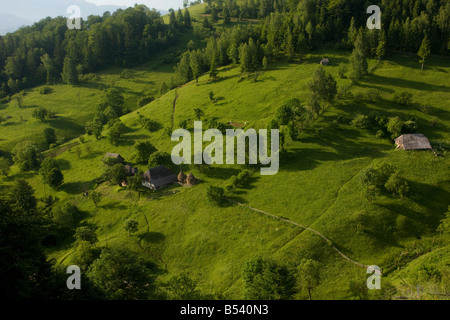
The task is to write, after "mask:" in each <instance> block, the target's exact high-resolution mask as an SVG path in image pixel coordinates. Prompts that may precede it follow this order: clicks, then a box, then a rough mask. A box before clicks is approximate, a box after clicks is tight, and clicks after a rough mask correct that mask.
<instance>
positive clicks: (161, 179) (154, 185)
mask: <svg viewBox="0 0 450 320" xmlns="http://www.w3.org/2000/svg"><path fill="white" fill-rule="evenodd" d="M143 179H144V180H143V181H142V185H143V186H144V187H146V188H149V189H152V190H158V189H162V188H165V187H167V186H170V185H171V184H172V183H174V182H177V181H178V178H177V176H176V175H175V174H174V173H173V172H172V171H171V170H170V169H168V168H166V167H164V166H159V167H155V168H150V169H148V170H147V171H146V172H145V173H144V177H143Z"/></svg>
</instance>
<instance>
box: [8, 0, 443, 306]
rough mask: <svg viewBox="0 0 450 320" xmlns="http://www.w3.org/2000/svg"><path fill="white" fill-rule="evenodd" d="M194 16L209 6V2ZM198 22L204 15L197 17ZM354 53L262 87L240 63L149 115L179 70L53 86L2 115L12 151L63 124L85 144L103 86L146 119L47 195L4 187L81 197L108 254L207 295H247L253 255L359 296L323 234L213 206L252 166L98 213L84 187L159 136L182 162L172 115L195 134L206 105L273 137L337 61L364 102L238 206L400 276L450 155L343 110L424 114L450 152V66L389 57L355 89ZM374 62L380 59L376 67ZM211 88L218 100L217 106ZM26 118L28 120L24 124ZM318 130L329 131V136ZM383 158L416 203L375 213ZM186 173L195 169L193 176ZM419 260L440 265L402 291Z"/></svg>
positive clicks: (323, 287)
mask: <svg viewBox="0 0 450 320" xmlns="http://www.w3.org/2000/svg"><path fill="white" fill-rule="evenodd" d="M195 8H196V9H198V10H200V9H201V6H196V7H195ZM201 10H202V9H201ZM199 12H200V11H199ZM191 14H193V15H194V16H195V15H196V14H199V13H196V12H194V10H193V11H191ZM348 56H349V53H348V52H346V51H338V50H334V49H323V50H321V51H317V52H314V53H313V54H310V55H308V56H307V57H306V58H305V59H303V60H301V61H296V62H294V63H287V62H277V63H274V64H271V65H270V66H269V68H268V70H267V71H264V72H262V73H261V74H260V76H259V78H258V80H257V82H254V81H253V80H252V79H250V78H247V77H244V79H240V72H239V69H238V68H236V67H226V68H222V69H220V73H219V79H218V80H217V81H215V82H210V81H208V76H206V75H205V76H203V77H201V78H200V79H199V84H198V85H197V84H196V83H195V82H192V83H189V84H187V85H185V86H183V87H180V88H178V89H175V90H172V91H170V92H168V93H167V94H165V95H163V96H161V97H159V98H157V99H156V100H155V101H154V102H152V103H150V104H149V105H147V106H145V107H143V108H140V109H138V110H136V101H137V99H138V98H139V97H140V96H142V95H143V94H147V93H148V94H152V95H153V94H155V95H156V93H155V90H156V89H155V88H157V87H158V85H159V84H160V83H161V82H162V81H166V80H167V79H169V78H170V76H171V72H172V70H173V69H172V68H173V66H172V65H159V66H155V67H152V66H150V65H144V66H142V67H139V68H135V69H132V70H130V72H129V74H130V76H129V79H122V78H120V74H121V72H122V70H121V69H110V70H107V71H105V72H102V73H100V74H99V75H98V78H97V79H93V80H91V81H89V82H88V83H87V84H86V85H82V86H74V87H71V86H64V85H56V86H52V88H53V92H52V93H51V94H50V95H48V96H42V95H40V94H39V88H37V89H34V90H30V91H29V92H27V94H26V96H25V98H24V105H25V107H24V108H22V109H20V110H19V109H18V107H17V104H16V102H14V101H12V102H10V103H9V104H7V105H6V106H3V107H2V108H1V109H0V116H6V115H8V114H13V115H14V117H13V118H12V119H11V120H9V121H8V122H6V123H3V124H1V125H0V133H1V134H2V137H3V140H1V141H0V147H1V148H2V149H10V148H12V147H13V146H14V145H15V144H16V143H17V142H18V141H21V140H24V139H29V138H32V137H33V136H36V135H37V134H38V132H40V131H42V129H43V128H45V127H46V126H51V127H54V128H56V129H57V134H58V136H64V137H67V138H73V137H77V136H79V135H80V134H82V133H83V124H84V123H85V122H86V121H89V119H91V118H92V115H93V112H94V111H95V107H96V103H97V102H98V99H99V93H100V89H102V88H105V87H108V86H115V87H119V88H121V89H122V90H123V92H124V93H125V97H126V106H127V107H129V108H130V109H131V110H134V111H133V112H131V113H130V114H127V115H126V116H124V117H122V119H121V120H122V121H123V123H124V124H125V125H126V126H127V127H128V128H129V132H128V133H127V134H125V135H124V136H123V138H122V140H121V142H120V144H119V145H118V146H112V145H111V144H110V143H109V142H108V141H107V139H106V138H103V139H101V140H99V141H97V140H95V138H93V137H86V140H85V142H84V143H83V144H80V145H78V146H76V147H74V148H72V149H71V150H70V151H66V152H63V153H61V154H60V155H58V156H57V158H56V159H57V162H58V164H59V166H60V167H61V169H62V170H63V174H64V181H65V182H64V184H63V186H62V187H61V189H60V190H59V191H50V189H49V187H46V188H43V184H42V181H41V178H40V177H39V176H37V175H33V174H32V173H21V172H19V170H18V168H15V167H13V172H12V174H11V177H10V178H3V181H2V182H3V184H5V185H8V184H11V183H12V182H13V181H14V179H16V178H25V179H27V180H28V181H29V182H30V184H31V185H32V186H33V187H34V189H35V190H36V196H37V197H42V196H44V195H46V194H47V195H48V194H50V193H52V194H54V195H56V196H57V197H59V198H61V199H64V198H67V199H70V201H73V202H74V203H75V204H76V205H77V207H78V208H79V210H80V212H81V217H80V220H81V221H80V224H86V225H90V226H93V227H94V228H95V230H96V232H97V235H98V237H99V240H100V245H114V244H117V245H120V246H123V247H125V248H128V249H129V250H132V251H134V252H136V253H138V254H140V255H142V256H143V257H145V258H148V259H150V260H152V261H154V262H155V263H156V264H157V265H158V266H159V267H160V268H161V273H160V276H159V279H160V280H161V281H164V280H165V279H167V278H169V277H170V276H172V275H174V274H178V273H180V272H182V271H189V272H190V273H191V274H193V275H194V276H195V277H197V278H198V279H200V288H201V289H202V290H203V291H204V292H211V293H213V292H215V293H223V295H224V296H225V297H226V298H231V299H238V298H241V290H242V286H243V282H242V279H241V275H240V272H241V267H242V265H243V264H244V263H245V262H246V261H247V260H248V259H249V258H251V257H252V256H255V255H262V256H265V257H268V258H273V259H276V260H277V261H279V262H282V263H286V264H289V265H292V266H297V265H298V264H299V262H300V260H301V259H302V258H314V259H316V260H318V261H320V263H321V275H322V283H321V284H320V286H319V287H318V288H317V289H316V290H315V291H314V294H313V296H314V297H315V298H322V299H345V298H352V297H351V296H350V294H349V290H348V282H349V280H351V279H353V278H358V277H359V278H360V277H364V276H365V274H366V270H365V269H363V268H360V267H358V266H356V265H354V264H352V263H350V262H348V261H346V260H344V259H343V258H342V257H341V256H339V255H338V254H337V253H336V252H335V251H334V250H332V248H331V247H330V246H329V245H328V244H327V243H325V242H324V241H323V239H321V238H320V237H318V236H317V235H316V234H313V233H311V232H309V231H304V230H302V229H300V228H297V227H295V226H293V225H290V224H288V223H285V222H283V221H280V220H276V219H272V218H269V217H267V216H265V215H262V214H260V213H257V212H255V211H252V210H250V209H248V208H245V207H241V206H236V205H231V204H229V205H225V206H224V207H213V206H211V205H209V204H208V202H207V201H206V195H205V191H206V188H207V186H208V185H222V186H223V185H225V184H226V182H227V180H228V179H229V178H230V177H231V176H232V175H236V174H237V173H238V172H239V171H240V170H241V169H242V166H238V165H234V166H233V165H231V166H226V165H224V166H214V167H213V168H212V169H211V170H210V171H209V172H207V173H204V172H198V171H196V170H194V171H193V173H194V175H195V176H196V177H197V178H199V179H200V182H199V184H198V185H196V186H194V187H193V188H187V187H181V186H180V187H179V186H173V187H170V188H168V189H165V190H162V191H158V192H154V193H152V192H148V193H146V194H144V195H143V196H142V197H141V198H140V199H139V200H137V196H136V194H135V193H131V192H129V191H127V190H125V189H122V188H119V187H117V186H111V185H108V184H102V185H100V186H98V187H97V191H99V192H101V193H102V194H103V198H102V201H101V203H100V205H99V207H98V208H95V206H94V205H93V203H92V201H90V200H88V199H87V198H85V197H83V195H82V192H83V191H84V190H86V189H91V188H93V187H96V186H95V185H94V183H93V182H92V180H93V179H95V178H97V177H98V176H99V175H100V174H101V172H102V171H103V170H104V165H103V163H102V161H101V158H102V157H103V155H104V154H105V153H106V152H117V153H120V154H121V155H123V156H124V157H125V159H126V160H127V162H130V163H133V159H132V154H133V145H134V144H135V142H137V141H143V140H148V141H150V142H151V143H152V144H153V145H155V146H156V147H157V148H158V150H160V151H166V152H169V153H170V151H171V149H172V148H173V146H174V143H172V142H171V141H170V137H169V136H168V135H167V134H165V133H164V132H163V129H162V128H164V127H171V126H172V117H173V118H174V123H175V128H176V127H177V126H178V124H179V123H180V122H181V121H182V120H190V121H189V123H190V126H192V121H193V119H194V111H193V110H194V108H201V109H202V110H203V111H204V112H205V118H211V117H217V118H218V119H219V120H220V121H223V122H225V123H228V122H230V121H231V122H234V123H239V124H245V128H265V127H266V125H267V123H268V122H269V121H270V119H272V118H273V117H274V115H275V112H276V110H277V108H278V107H280V106H281V105H282V104H283V103H284V102H285V101H287V100H289V99H291V98H299V99H300V100H301V101H303V102H306V100H307V95H308V89H307V83H308V81H309V80H310V79H311V75H312V73H313V71H314V69H315V68H316V67H317V65H318V62H319V61H320V60H321V59H322V58H323V57H328V58H329V59H330V61H331V66H330V67H327V68H326V70H327V71H328V72H330V73H331V74H333V76H334V77H335V79H336V80H337V81H338V86H339V88H344V87H347V88H348V91H349V92H351V96H350V95H349V94H346V95H344V96H343V97H342V98H341V99H339V100H338V101H337V103H336V104H335V105H334V106H333V107H330V108H328V109H327V110H326V112H325V114H324V115H323V116H320V117H319V118H318V119H317V120H315V121H314V123H313V124H312V125H311V126H310V127H309V128H307V129H305V130H304V131H303V132H302V133H301V135H300V137H299V139H298V141H289V142H288V146H287V155H285V156H283V157H282V158H281V168H280V172H279V173H278V174H277V175H275V176H260V175H259V171H256V172H255V173H254V175H253V178H252V181H251V183H250V185H249V186H248V187H246V188H239V189H237V190H236V191H234V193H233V194H232V195H230V197H231V198H233V199H234V200H237V201H239V202H241V203H245V204H247V205H249V206H251V207H254V208H257V209H260V210H264V211H266V212H269V213H271V214H274V215H276V216H282V217H285V218H287V219H289V220H291V221H294V222H296V223H299V224H302V225H305V226H309V227H312V228H314V229H315V230H318V231H320V232H321V233H323V234H324V235H325V236H326V237H327V238H329V239H330V240H331V241H332V243H333V244H334V245H335V246H336V247H337V248H338V249H339V250H341V251H342V252H343V253H344V254H346V255H348V256H349V257H350V258H352V259H354V260H356V261H358V262H360V263H363V264H366V265H379V266H380V267H382V268H387V267H388V266H389V265H390V263H391V261H392V260H393V258H395V257H397V256H398V255H399V254H401V253H402V252H403V251H404V250H406V249H407V248H409V247H410V246H412V245H413V243H419V242H424V241H428V240H429V239H432V237H433V236H434V235H435V230H436V227H437V225H438V224H439V220H440V219H442V217H443V213H444V212H445V211H446V209H447V206H448V204H449V201H448V199H450V197H449V195H450V183H449V179H448V178H449V176H450V165H449V164H450V163H449V160H448V157H436V156H435V155H434V154H433V153H431V152H404V151H399V150H395V147H394V145H393V144H392V142H391V141H390V140H389V139H383V138H376V137H375V133H373V132H369V131H367V130H360V129H357V128H355V127H353V126H351V125H350V124H342V123H341V124H336V123H333V120H336V119H337V115H338V114H339V113H343V114H344V115H345V117H346V118H348V120H350V119H351V118H353V116H354V115H355V114H357V113H359V112H361V113H365V114H368V113H369V112H370V111H374V110H376V111H378V112H380V113H384V114H386V115H389V116H395V115H400V116H402V117H405V118H410V117H415V118H416V121H417V123H418V126H419V132H421V133H424V134H426V135H427V136H428V137H429V138H430V140H431V142H432V144H433V145H434V146H435V147H440V146H442V147H445V148H448V141H449V138H450V136H449V130H448V129H449V125H450V116H449V115H450V113H449V112H450V107H449V105H448V101H450V85H449V82H448V79H449V73H450V60H448V59H442V58H430V59H429V60H427V65H426V69H425V71H424V72H423V73H422V72H421V71H420V65H419V64H418V63H417V59H416V57H412V56H406V55H405V56H403V55H397V56H394V57H391V58H390V59H389V60H385V61H382V62H381V63H380V64H379V65H378V66H377V67H376V68H375V69H374V71H373V73H372V74H370V75H369V76H368V77H366V78H365V79H364V80H363V81H362V82H360V83H359V84H358V85H353V86H350V84H351V83H350V80H348V79H346V78H344V79H340V78H339V77H338V64H339V63H341V62H345V61H346V60H347V59H348ZM375 63H376V62H375V61H371V62H370V65H371V66H374V65H375ZM374 89H375V90H378V92H379V94H380V95H379V97H377V98H376V99H368V98H367V93H370V92H371V91H373V90H374ZM210 91H213V92H214V94H215V97H216V99H217V102H215V103H214V102H212V101H210V99H209V97H208V93H209V92H210ZM395 91H408V92H411V93H412V94H413V95H414V100H415V101H416V102H417V103H421V104H428V105H429V108H427V109H426V110H422V109H420V108H412V107H402V106H400V105H398V104H396V103H394V102H393V101H392V97H393V94H394V92H395ZM176 96H177V100H176V104H175V108H174V99H175V97H176ZM34 106H43V107H47V108H49V109H51V110H54V111H55V112H56V113H57V114H58V118H57V119H56V120H52V121H49V122H46V123H40V122H39V121H38V120H34V119H31V112H32V110H33V108H34ZM424 111H425V112H424ZM139 115H145V116H147V117H149V118H150V119H152V120H154V121H157V122H158V123H160V124H161V127H162V128H161V130H159V131H157V132H154V133H150V132H149V131H148V130H144V129H142V128H141V127H140V126H139V124H138V116H139ZM20 117H22V118H23V119H24V120H27V121H26V122H25V121H19V120H18V118H19V119H20ZM434 117H437V118H439V123H438V125H437V126H435V127H433V126H432V125H431V120H432V119H433V118H434ZM319 128H322V130H321V132H323V133H322V134H318V132H319V131H318V130H317V129H319ZM106 133H107V131H105V132H104V134H105V135H106ZM77 148H79V149H81V153H80V157H78V155H77V152H75V150H76V149H77ZM380 162H388V163H391V164H393V165H395V166H396V167H397V168H398V169H399V170H400V172H401V173H402V175H403V176H404V177H405V178H406V179H407V181H408V183H409V185H410V188H411V192H410V195H409V196H408V197H405V198H403V199H397V198H392V197H385V196H382V197H380V198H379V199H377V200H376V201H374V202H372V203H369V202H368V201H367V200H366V199H365V198H364V196H363V195H362V194H361V186H360V184H359V177H360V174H361V172H362V170H363V169H365V168H367V167H368V166H370V165H373V164H375V163H380ZM138 167H139V169H140V170H141V171H143V170H145V169H146V166H145V165H138ZM183 169H184V171H185V172H191V170H190V169H189V168H188V167H187V166H185V167H183ZM129 217H135V218H136V220H138V221H139V231H138V232H137V233H136V234H135V235H133V236H131V237H130V236H128V234H127V233H126V231H125V230H124V229H123V223H124V221H125V220H126V219H128V218H129ZM147 223H148V224H147ZM358 226H363V229H364V232H358ZM437 250H438V251H436V253H435V254H434V255H437V256H439V257H441V258H442V256H444V257H446V259H448V257H449V252H448V248H441V249H437ZM73 253H74V248H73V242H72V241H67V242H66V243H65V244H63V245H61V246H58V247H52V248H49V250H48V254H49V257H50V258H53V259H55V260H56V261H58V263H61V264H63V265H69V264H72V263H76V262H77V261H76V257H75V255H74V254H73ZM420 259H422V260H426V259H428V260H427V261H437V260H438V259H436V257H434V258H433V257H431V258H427V257H426V256H422V257H420V258H419V259H416V260H413V261H412V262H411V263H410V265H408V267H407V268H405V269H404V270H403V271H401V272H396V273H395V272H394V273H392V274H388V275H387V276H388V278H392V280H393V281H400V280H399V279H402V278H404V277H405V274H406V272H407V270H409V269H411V270H414V269H417V268H418V266H417V265H420V263H421V261H420ZM441 260H442V259H441ZM436 263H441V262H439V261H437V262H436ZM402 272H404V273H403V274H402ZM296 298H298V299H304V298H306V293H304V292H299V293H298V294H297V295H296Z"/></svg>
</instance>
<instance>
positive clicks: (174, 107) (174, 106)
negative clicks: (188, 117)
mask: <svg viewBox="0 0 450 320" xmlns="http://www.w3.org/2000/svg"><path fill="white" fill-rule="evenodd" d="M177 99H178V90H175V99H174V100H173V112H172V129H173V128H174V127H175V110H176V108H177Z"/></svg>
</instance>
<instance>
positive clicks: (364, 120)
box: [351, 114, 370, 129]
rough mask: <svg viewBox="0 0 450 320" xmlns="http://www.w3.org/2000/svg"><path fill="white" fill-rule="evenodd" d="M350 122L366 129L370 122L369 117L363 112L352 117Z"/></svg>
mask: <svg viewBox="0 0 450 320" xmlns="http://www.w3.org/2000/svg"><path fill="white" fill-rule="evenodd" d="M351 124H352V125H353V126H355V127H357V128H360V129H367V128H368V127H369V124H370V121H369V117H368V116H366V115H363V114H358V115H357V116H356V117H355V118H353V120H352V122H351Z"/></svg>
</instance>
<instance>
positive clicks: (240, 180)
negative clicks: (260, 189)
mask: <svg viewBox="0 0 450 320" xmlns="http://www.w3.org/2000/svg"><path fill="white" fill-rule="evenodd" d="M251 177H252V175H251V173H250V171H248V170H244V171H241V172H239V174H238V176H237V178H236V179H237V184H239V185H246V184H248V183H249V182H250V179H251Z"/></svg>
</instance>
